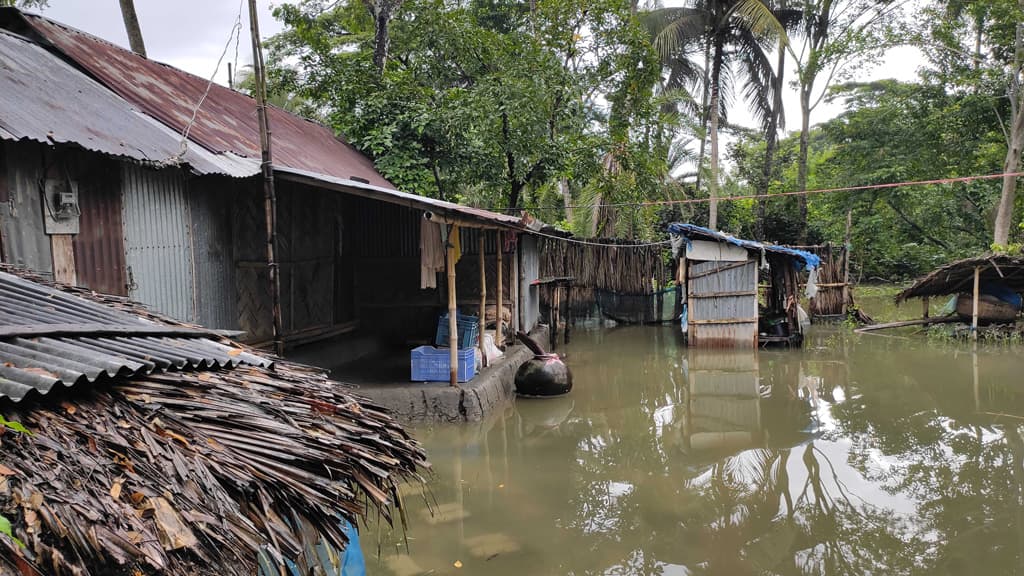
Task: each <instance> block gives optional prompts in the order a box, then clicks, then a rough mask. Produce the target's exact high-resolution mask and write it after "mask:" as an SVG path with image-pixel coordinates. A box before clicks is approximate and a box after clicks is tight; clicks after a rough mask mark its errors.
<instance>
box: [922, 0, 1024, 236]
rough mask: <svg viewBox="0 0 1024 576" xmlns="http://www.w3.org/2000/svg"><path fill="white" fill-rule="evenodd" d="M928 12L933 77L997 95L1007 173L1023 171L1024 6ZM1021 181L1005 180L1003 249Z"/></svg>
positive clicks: (994, 3)
mask: <svg viewBox="0 0 1024 576" xmlns="http://www.w3.org/2000/svg"><path fill="white" fill-rule="evenodd" d="M925 14H926V16H927V17H926V18H925V19H923V20H924V22H925V25H924V31H923V33H922V34H921V36H920V39H919V45H920V46H921V47H922V49H923V50H924V52H925V54H926V55H927V57H928V59H929V61H930V63H931V66H932V70H931V71H929V73H928V76H929V77H930V78H932V79H934V80H935V81H937V82H940V83H941V84H942V85H943V86H945V87H947V88H949V89H951V90H958V91H966V92H970V93H975V94H989V95H990V96H992V97H993V101H992V105H993V107H994V109H995V110H996V111H997V112H998V113H999V114H1000V117H1001V118H1000V123H1001V126H1000V128H1001V130H1002V134H1003V137H1004V142H1005V146H1006V154H1005V156H1004V158H1003V162H1002V168H1003V172H1004V173H1006V174H1012V173H1014V172H1017V171H1018V170H1019V169H1020V161H1021V152H1022V149H1024V85H1022V84H1024V2H1022V1H1021V0H984V1H982V0H962V1H951V2H936V3H935V4H934V5H932V6H931V7H930V8H929V9H928V10H926V11H925ZM1017 181H1018V178H1017V177H1016V176H1009V175H1008V176H1004V177H1003V180H1002V190H1001V194H1000V198H999V201H998V202H997V203H996V215H995V224H994V230H993V235H992V238H993V242H994V243H995V244H996V245H999V246H1007V245H1008V244H1009V243H1010V231H1011V230H1012V228H1013V221H1014V217H1013V216H1014V215H1013V209H1014V204H1015V200H1016V196H1017Z"/></svg>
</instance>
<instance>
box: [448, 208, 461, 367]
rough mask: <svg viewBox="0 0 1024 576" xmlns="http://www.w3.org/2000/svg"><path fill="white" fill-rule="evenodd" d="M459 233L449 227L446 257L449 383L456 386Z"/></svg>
mask: <svg viewBox="0 0 1024 576" xmlns="http://www.w3.org/2000/svg"><path fill="white" fill-rule="evenodd" d="M458 233H459V227H458V226H451V227H450V228H449V230H448V242H447V244H448V247H447V255H446V257H445V265H446V266H447V268H448V362H449V369H450V370H451V372H450V378H449V381H448V384H449V385H451V386H456V387H458V385H459V323H458V310H457V309H456V307H455V241H454V239H453V238H454V237H455V235H456V234H458Z"/></svg>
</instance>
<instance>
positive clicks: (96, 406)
mask: <svg viewBox="0 0 1024 576" xmlns="http://www.w3.org/2000/svg"><path fill="white" fill-rule="evenodd" d="M8 270H9V269H8ZM24 276H25V275H23V277H24ZM69 291H71V292H74V293H76V294H78V295H79V296H84V297H88V298H90V299H93V300H96V301H101V302H105V303H107V304H113V305H115V306H118V307H120V308H121V309H123V310H129V311H132V312H135V313H137V314H139V315H142V316H146V317H149V318H150V319H154V320H157V321H163V322H167V323H172V322H171V321H169V320H167V319H165V318H162V317H160V316H159V315H156V314H152V313H148V312H146V311H144V310H142V309H140V308H138V307H137V306H136V305H134V304H132V303H130V302H127V301H123V300H116V299H115V300H112V299H109V298H106V297H101V296H97V295H93V294H89V293H87V292H83V291H80V290H69ZM223 342H224V343H225V344H229V345H231V346H233V347H235V348H236V349H244V350H246V351H248V352H255V351H253V350H249V349H247V348H244V347H241V346H239V345H238V344H236V343H233V342H230V341H227V340H224V341H223ZM0 415H2V416H3V417H4V419H6V420H7V421H11V422H17V423H19V424H20V425H22V426H24V427H25V428H27V429H28V430H29V431H30V432H29V433H24V432H17V431H15V430H13V429H11V428H9V427H8V428H5V427H3V425H2V423H0V515H3V517H6V519H7V520H9V521H10V523H11V526H12V528H13V530H12V533H13V536H14V537H15V538H17V540H18V541H19V542H18V543H16V542H15V540H14V539H12V538H10V537H8V536H5V535H3V534H0V575H3V574H7V573H13V574H30V575H34V574H37V573H38V574H56V575H64V574H74V575H78V574H82V575H99V574H103V575H106V574H132V575H134V574H170V575H179V574H181V575H184V574H228V575H233V574H254V573H256V569H257V568H256V565H257V555H261V556H262V557H263V558H267V557H269V558H271V559H273V562H274V563H275V564H278V565H283V564H284V562H285V559H287V560H290V561H293V562H294V563H295V564H296V565H297V567H298V569H299V570H300V572H301V573H303V574H307V573H308V574H311V573H314V572H313V571H312V570H313V567H314V566H316V565H321V564H322V562H321V560H320V558H318V554H317V546H318V545H321V544H322V545H326V546H327V547H330V548H333V549H334V550H342V549H343V548H344V547H345V545H346V537H345V535H344V533H343V531H342V527H341V519H342V518H344V519H346V520H348V521H349V522H351V523H353V524H356V522H357V520H358V519H359V518H360V517H362V516H364V515H365V514H367V513H369V512H370V510H371V509H376V510H377V511H379V513H380V514H381V516H382V517H384V518H385V519H386V520H387V521H388V522H392V521H393V520H394V518H393V514H394V513H395V512H398V513H399V514H400V518H401V520H402V522H403V524H404V510H403V509H402V501H401V498H400V496H399V492H398V488H397V486H398V484H399V483H400V482H403V481H406V480H410V479H411V480H419V481H421V482H422V478H421V476H420V473H421V472H423V471H424V470H425V469H426V468H427V467H428V466H429V464H428V463H427V461H426V458H425V454H424V452H423V450H422V449H421V448H420V446H419V445H418V444H417V443H416V441H415V440H413V439H411V438H410V437H409V435H408V434H407V433H406V432H405V431H404V430H402V428H401V427H400V426H399V425H398V424H397V423H396V422H395V421H394V420H393V419H392V418H391V416H389V415H388V414H387V412H386V411H385V410H384V409H382V408H379V407H377V406H374V405H372V404H370V403H369V402H367V401H365V400H364V399H362V398H359V397H357V396H355V395H353V394H352V393H351V391H350V390H349V389H348V388H347V387H345V386H344V385H342V384H339V383H337V382H333V381H331V380H329V379H328V378H327V376H326V373H325V372H324V371H322V370H320V369H317V368H312V367H308V366H302V365H298V364H293V363H289V362H286V361H283V360H280V359H275V364H274V365H273V366H272V367H269V368H264V367H258V366H236V367H234V368H223V369H216V370H185V371H175V370H174V369H173V368H170V369H167V370H165V371H159V370H158V371H155V372H152V373H149V374H145V375H138V374H136V375H121V376H118V377H115V378H103V379H101V380H98V381H96V382H94V383H93V384H87V385H79V386H75V387H73V388H71V389H68V390H64V391H59V392H56V393H51V394H50V395H47V396H45V397H41V398H39V399H38V401H22V402H20V403H13V402H11V401H9V400H6V401H2V402H0ZM0 528H2V527H0ZM0 532H2V529H0Z"/></svg>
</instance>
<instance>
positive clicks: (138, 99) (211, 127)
mask: <svg viewBox="0 0 1024 576" xmlns="http://www.w3.org/2000/svg"><path fill="white" fill-rule="evenodd" d="M22 17H23V18H24V20H25V21H26V22H27V24H28V25H29V26H30V27H31V28H32V29H33V30H34V31H35V32H36V33H38V34H40V35H41V36H42V37H44V38H45V39H46V40H48V41H49V42H51V43H52V44H53V45H54V46H56V47H57V48H58V49H59V50H60V51H61V52H63V53H64V54H66V55H67V56H68V57H69V58H71V59H72V60H74V61H75V62H76V63H78V64H79V65H81V66H82V67H83V68H85V69H86V70H88V71H89V73H91V74H92V75H93V76H94V77H96V78H98V79H99V80H100V82H102V83H103V84H104V85H106V86H107V87H108V88H110V89H111V90H113V91H114V92H116V93H117V94H118V95H120V96H121V97H123V98H124V99H126V100H128V101H129V102H131V103H132V104H134V105H136V106H138V107H139V108H141V109H142V110H143V111H144V112H145V113H147V114H149V115H151V116H153V117H155V118H157V119H158V120H160V121H161V122H163V123H164V124H166V125H167V126H169V127H171V128H172V129H174V130H176V131H178V132H181V131H183V130H184V129H185V126H186V125H188V123H189V120H190V119H191V118H192V113H193V110H194V109H195V105H196V103H197V102H199V101H200V99H201V98H202V97H203V94H204V92H205V91H206V89H207V84H208V81H207V79H205V78H200V77H198V76H194V75H192V74H189V73H187V72H184V71H182V70H178V69H176V68H173V67H170V66H167V65H166V64H161V63H159V62H155V61H152V60H148V59H146V58H143V57H141V56H138V55H136V54H134V53H132V52H130V51H128V50H125V49H124V48H121V47H118V46H115V45H114V44H111V43H109V42H105V41H103V40H101V39H99V38H96V37H95V36H91V35H89V34H85V33H84V32H80V31H78V30H75V29H73V28H69V27H67V26H64V25H62V24H59V23H57V22H54V21H52V20H49V19H46V18H43V17H41V16H35V15H30V14H24V15H23V16H22ZM268 114H269V124H270V128H271V130H272V131H273V139H274V144H273V146H274V164H275V165H280V166H286V167H290V168H296V169H299V170H308V171H312V172H319V173H323V174H325V175H328V176H334V177H338V178H345V179H347V178H351V177H353V176H355V177H359V178H364V179H366V180H367V181H369V182H370V183H371V184H373V185H376V186H381V187H385V188H394V187H393V186H392V185H391V183H389V182H388V181H387V180H385V179H384V177H383V176H381V175H380V174H379V173H378V172H377V170H376V168H374V166H373V162H372V161H371V160H370V159H369V158H367V157H366V156H364V155H362V154H361V153H359V152H358V151H357V150H356V149H354V148H353V147H352V146H350V145H349V144H347V143H345V142H343V141H342V140H340V139H339V138H337V137H336V136H335V135H334V134H333V133H332V132H331V130H329V129H328V128H326V127H324V126H322V125H320V124H316V123H314V122H310V121H308V120H305V119H303V118H300V117H299V116H296V115H294V114H290V113H288V112H285V111H284V110H281V109H279V108H275V107H270V108H269V109H268ZM189 135H190V138H191V139H192V140H193V141H195V142H198V143H199V144H201V145H202V146H203V147H205V148H207V149H208V150H211V151H213V152H216V153H232V154H235V155H237V156H242V157H246V158H259V157H260V150H259V142H260V140H259V132H258V130H257V123H256V103H255V101H254V100H253V99H252V98H250V97H249V96H247V95H245V94H242V93H241V92H236V91H234V90H231V89H229V88H225V87H224V86H220V85H218V84H214V85H213V86H212V87H210V91H209V94H208V95H207V96H206V99H205V101H204V102H203V105H202V107H200V108H199V111H198V113H197V114H196V119H195V123H194V124H193V125H192V128H191V130H190V132H189Z"/></svg>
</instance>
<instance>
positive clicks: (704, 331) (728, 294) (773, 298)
mask: <svg viewBox="0 0 1024 576" xmlns="http://www.w3.org/2000/svg"><path fill="white" fill-rule="evenodd" d="M668 231H669V233H670V234H671V235H672V244H673V254H674V256H675V257H676V258H677V259H678V262H679V266H678V272H677V281H678V282H679V284H680V285H682V286H685V294H686V297H685V311H684V315H683V318H684V320H683V326H684V329H683V330H684V332H685V333H686V335H687V341H688V343H689V345H690V346H695V347H705V348H706V347H735V348H742V347H751V348H752V347H756V346H758V345H761V346H765V345H769V344H781V345H785V346H799V345H800V344H801V343H802V342H803V329H802V327H801V324H802V322H801V319H800V313H799V312H798V308H799V299H800V297H799V286H800V278H799V275H800V272H801V271H803V270H807V271H809V272H811V274H810V276H809V278H808V288H809V292H813V287H814V286H815V283H816V278H815V275H816V269H817V268H818V266H819V264H820V260H819V259H818V257H817V256H815V255H814V254H811V253H810V252H807V251H804V250H797V249H794V248H789V247H786V246H777V245H774V244H765V243H761V242H754V241H752V240H741V239H739V238H735V237H733V236H730V235H728V234H725V233H723V232H716V231H714V230H711V229H709V228H704V227H702V226H697V225H694V224H682V223H678V222H677V223H675V224H670V225H669V227H668ZM761 269H766V272H767V275H766V277H765V280H766V281H767V286H766V288H765V291H764V294H763V297H762V296H761V295H760V294H759V291H758V283H759V279H760V271H761Z"/></svg>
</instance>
